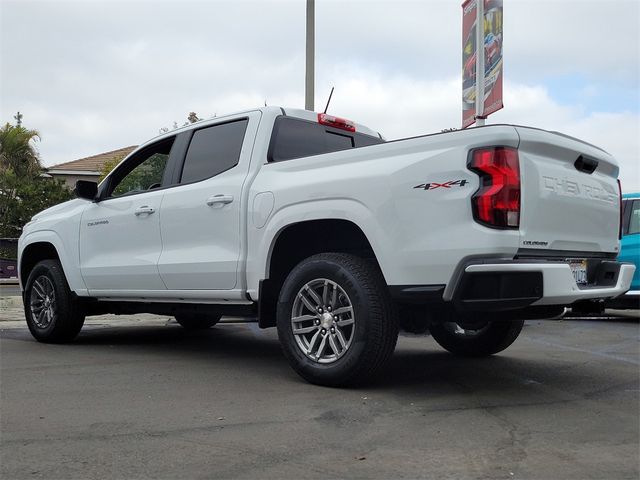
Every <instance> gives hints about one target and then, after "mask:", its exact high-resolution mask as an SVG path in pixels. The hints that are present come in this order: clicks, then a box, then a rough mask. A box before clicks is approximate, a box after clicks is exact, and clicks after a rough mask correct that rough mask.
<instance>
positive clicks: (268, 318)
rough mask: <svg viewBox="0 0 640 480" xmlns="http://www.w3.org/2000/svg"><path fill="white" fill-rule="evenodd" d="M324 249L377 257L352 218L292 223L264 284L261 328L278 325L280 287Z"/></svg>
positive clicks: (273, 256) (281, 237)
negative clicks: (298, 266)
mask: <svg viewBox="0 0 640 480" xmlns="http://www.w3.org/2000/svg"><path fill="white" fill-rule="evenodd" d="M323 252H339V253H351V254H353V255H357V256H359V257H363V258H372V259H374V260H375V259H376V257H375V253H374V252H373V248H372V247H371V244H370V243H369V240H368V239H367V237H366V235H365V234H364V232H363V231H362V230H361V229H360V227H358V226H357V225H356V224H355V223H353V222H350V221H348V220H337V219H330V220H310V221H307V222H300V223H294V224H292V225H289V226H288V227H286V228H285V229H284V230H282V231H281V232H280V234H279V235H278V237H277V239H276V241H275V244H274V246H273V249H272V251H271V256H270V261H269V275H268V278H267V279H266V280H263V281H262V282H261V283H260V298H259V318H260V320H259V324H260V327H262V328H266V327H274V326H275V325H276V305H277V302H278V296H279V294H280V288H281V287H282V284H283V283H284V281H285V279H286V278H287V275H288V274H289V272H290V271H291V270H292V269H293V267H295V266H296V265H297V264H298V263H300V262H301V261H302V260H304V259H305V258H307V257H310V256H312V255H315V254H317V253H323Z"/></svg>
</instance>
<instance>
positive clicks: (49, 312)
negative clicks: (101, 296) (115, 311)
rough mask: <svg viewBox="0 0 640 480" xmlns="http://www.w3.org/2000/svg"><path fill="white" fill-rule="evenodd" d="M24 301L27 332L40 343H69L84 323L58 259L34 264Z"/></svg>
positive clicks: (82, 313)
mask: <svg viewBox="0 0 640 480" xmlns="http://www.w3.org/2000/svg"><path fill="white" fill-rule="evenodd" d="M23 302H24V312H25V317H26V319H27V326H28V327H29V331H30V332H31V335H33V337H34V338H35V339H36V340H38V341H39V342H44V343H65V342H70V341H71V340H73V339H74V338H75V337H76V336H77V335H78V333H79V332H80V330H81V329H82V325H84V317H85V316H84V312H83V311H82V309H81V308H80V305H79V304H78V301H77V300H76V299H75V297H74V296H73V294H72V292H71V290H70V289H69V284H68V283H67V279H66V277H65V276H64V272H63V270H62V265H60V262H59V261H58V260H43V261H41V262H39V263H38V264H36V266H35V267H34V268H33V270H32V271H31V274H29V277H28V278H27V282H26V284H25V290H24V295H23Z"/></svg>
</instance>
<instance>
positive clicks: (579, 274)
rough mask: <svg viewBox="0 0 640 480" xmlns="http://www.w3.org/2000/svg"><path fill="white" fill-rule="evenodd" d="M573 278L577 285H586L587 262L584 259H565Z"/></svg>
mask: <svg viewBox="0 0 640 480" xmlns="http://www.w3.org/2000/svg"><path fill="white" fill-rule="evenodd" d="M567 262H568V263H569V267H570V268H571V273H573V278H574V279H575V281H576V283H577V284H578V285H586V284H587V261H586V260H584V259H578V260H574V259H567Z"/></svg>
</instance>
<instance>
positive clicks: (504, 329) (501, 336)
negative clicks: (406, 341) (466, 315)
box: [429, 320, 524, 357]
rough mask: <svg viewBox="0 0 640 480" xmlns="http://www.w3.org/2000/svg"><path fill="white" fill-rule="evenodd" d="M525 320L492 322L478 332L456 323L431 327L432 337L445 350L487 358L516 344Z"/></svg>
mask: <svg viewBox="0 0 640 480" xmlns="http://www.w3.org/2000/svg"><path fill="white" fill-rule="evenodd" d="M523 325H524V320H515V321H509V322H506V321H500V322H498V321H490V322H488V323H487V324H486V325H485V326H483V327H482V328H479V329H477V330H469V329H467V330H464V329H462V328H460V326H459V325H458V324H457V323H455V322H445V323H438V324H435V325H431V327H430V328H429V330H430V331H431V336H432V337H433V338H434V340H435V341H436V342H438V344H439V345H440V346H441V347H443V348H444V349H445V350H448V351H449V352H451V353H453V354H454V355H459V356H462V357H487V356H489V355H493V354H495V353H498V352H501V351H503V350H505V349H506V348H507V347H509V346H510V345H511V344H512V343H513V342H515V340H516V338H518V335H520V332H521V331H522V327H523Z"/></svg>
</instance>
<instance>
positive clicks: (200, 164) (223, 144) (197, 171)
mask: <svg viewBox="0 0 640 480" xmlns="http://www.w3.org/2000/svg"><path fill="white" fill-rule="evenodd" d="M247 122H248V120H246V119H245V120H239V121H237V122H231V123H223V124H222V125H214V126H213V127H207V128H202V129H200V130H196V131H195V132H194V134H193V137H192V138H191V143H190V144H189V149H188V150H187V156H186V158H185V160H184V167H183V169H182V178H181V179H180V183H190V182H197V181H198V180H204V179H205V178H210V177H213V176H215V175H218V174H220V173H222V172H224V171H225V170H229V169H230V168H233V167H235V166H236V165H237V164H238V160H239V159H240V150H241V149H242V141H243V140H244V132H245V130H246V129H247Z"/></svg>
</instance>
